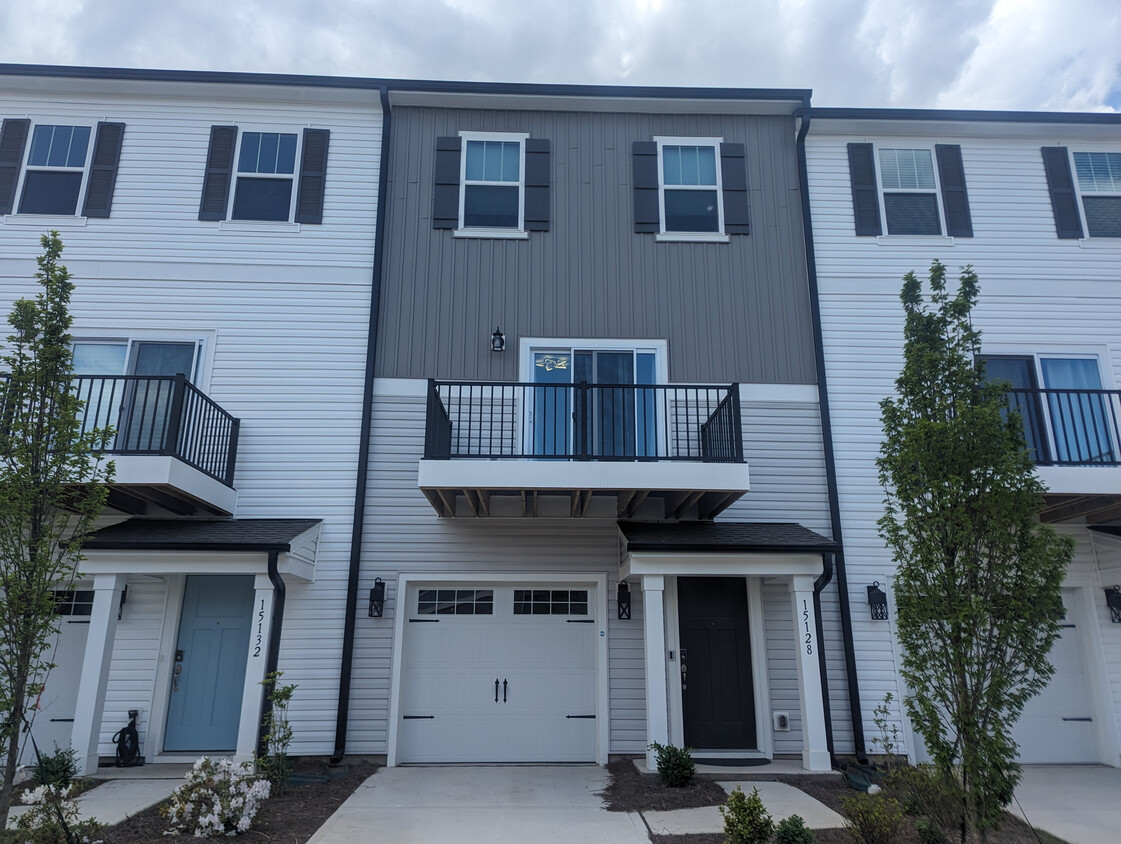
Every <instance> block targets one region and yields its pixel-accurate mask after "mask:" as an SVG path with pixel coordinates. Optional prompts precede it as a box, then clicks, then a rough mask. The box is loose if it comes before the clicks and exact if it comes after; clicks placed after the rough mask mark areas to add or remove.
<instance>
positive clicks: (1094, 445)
mask: <svg viewBox="0 0 1121 844" xmlns="http://www.w3.org/2000/svg"><path fill="white" fill-rule="evenodd" d="M1008 403H1009V405H1010V406H1011V407H1013V408H1015V409H1017V410H1019V411H1020V416H1021V418H1022V419H1023V420H1024V438H1025V439H1026V440H1027V444H1028V450H1029V451H1030V452H1031V455H1032V459H1033V460H1035V462H1036V464H1037V465H1039V466H1118V465H1121V460H1119V459H1118V453H1119V452H1118V448H1119V446H1121V440H1119V439H1118V432H1119V431H1121V429H1119V428H1118V425H1117V421H1118V418H1119V415H1121V414H1119V411H1121V390H1052V389H1047V390H1029V389H1013V390H1009V391H1008Z"/></svg>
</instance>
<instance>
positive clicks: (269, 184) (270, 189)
mask: <svg viewBox="0 0 1121 844" xmlns="http://www.w3.org/2000/svg"><path fill="white" fill-rule="evenodd" d="M298 146H299V135H297V134H296V133H295V132H241V133H239V138H238V153H237V183H236V185H235V186H234V191H233V194H234V196H233V206H232V207H231V209H230V219H231V220H263V221H277V222H287V221H288V220H290V219H291V217H292V203H293V202H294V200H295V191H294V190H292V186H293V184H294V182H295V178H296V176H295V174H296V150H297V147H298Z"/></svg>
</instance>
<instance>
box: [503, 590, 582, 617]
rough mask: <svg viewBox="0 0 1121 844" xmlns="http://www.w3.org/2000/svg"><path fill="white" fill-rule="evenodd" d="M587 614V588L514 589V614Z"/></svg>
mask: <svg viewBox="0 0 1121 844" xmlns="http://www.w3.org/2000/svg"><path fill="white" fill-rule="evenodd" d="M587 614H588V590H587V589H515V590H514V615H587Z"/></svg>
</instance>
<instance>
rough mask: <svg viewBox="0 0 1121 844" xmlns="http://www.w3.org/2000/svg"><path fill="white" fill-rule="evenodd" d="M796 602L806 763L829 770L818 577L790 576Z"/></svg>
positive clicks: (807, 766)
mask: <svg viewBox="0 0 1121 844" xmlns="http://www.w3.org/2000/svg"><path fill="white" fill-rule="evenodd" d="M790 598H791V600H792V602H793V606H794V638H795V648H796V649H797V652H798V688H799V690H800V691H801V695H800V700H801V707H802V767H803V768H805V769H806V770H807V771H829V770H831V769H832V765H831V764H830V762H829V748H828V745H827V743H826V740H825V701H824V699H823V698H822V691H821V674H820V672H819V668H818V653H817V651H818V648H820V647H821V643H820V642H819V641H817V619H816V617H815V615H814V579H813V577H811V576H810V575H794V576H793V577H791V578H790Z"/></svg>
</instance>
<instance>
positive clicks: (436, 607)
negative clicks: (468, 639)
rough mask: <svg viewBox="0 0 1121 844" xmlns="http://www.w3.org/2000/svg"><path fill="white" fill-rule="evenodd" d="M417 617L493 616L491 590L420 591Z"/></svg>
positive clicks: (492, 594) (492, 593)
mask: <svg viewBox="0 0 1121 844" xmlns="http://www.w3.org/2000/svg"><path fill="white" fill-rule="evenodd" d="M416 611H417V613H418V614H419V615H494V590H493V589H421V590H420V596H419V598H418V600H417V608H416Z"/></svg>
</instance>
